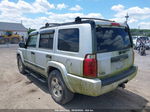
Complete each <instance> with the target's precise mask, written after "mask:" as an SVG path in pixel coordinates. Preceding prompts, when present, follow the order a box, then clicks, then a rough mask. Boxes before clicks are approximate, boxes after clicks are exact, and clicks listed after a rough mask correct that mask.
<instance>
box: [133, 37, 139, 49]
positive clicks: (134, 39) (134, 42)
mask: <svg viewBox="0 0 150 112" xmlns="http://www.w3.org/2000/svg"><path fill="white" fill-rule="evenodd" d="M137 38H138V36H132V41H133V46H134V47H135V45H136V40H137Z"/></svg>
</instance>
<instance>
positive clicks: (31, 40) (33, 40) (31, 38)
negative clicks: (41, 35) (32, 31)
mask: <svg viewBox="0 0 150 112" xmlns="http://www.w3.org/2000/svg"><path fill="white" fill-rule="evenodd" d="M37 36H38V35H32V36H29V40H28V42H27V47H36V43H37Z"/></svg>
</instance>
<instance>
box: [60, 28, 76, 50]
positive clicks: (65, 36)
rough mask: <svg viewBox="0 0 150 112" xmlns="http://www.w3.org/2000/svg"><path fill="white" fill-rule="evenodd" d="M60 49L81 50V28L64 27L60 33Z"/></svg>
mask: <svg viewBox="0 0 150 112" xmlns="http://www.w3.org/2000/svg"><path fill="white" fill-rule="evenodd" d="M58 49H59V50H63V51H71V52H78V51H79V29H77V28H73V29H62V30H59V34H58Z"/></svg>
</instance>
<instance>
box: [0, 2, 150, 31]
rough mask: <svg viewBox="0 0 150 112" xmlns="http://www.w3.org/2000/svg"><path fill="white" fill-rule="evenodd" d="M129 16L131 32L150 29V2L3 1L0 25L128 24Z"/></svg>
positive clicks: (36, 27) (30, 26)
mask: <svg viewBox="0 0 150 112" xmlns="http://www.w3.org/2000/svg"><path fill="white" fill-rule="evenodd" d="M127 13H128V15H129V20H128V24H129V26H130V28H140V29H150V0H0V22H17V23H21V22H22V24H23V25H24V26H25V27H26V28H35V29H38V28H40V27H42V26H44V24H45V23H47V22H48V23H55V22H57V23H62V22H70V21H74V18H75V17H77V16H80V17H95V18H104V19H111V20H115V21H116V22H124V21H125V16H126V14H127Z"/></svg>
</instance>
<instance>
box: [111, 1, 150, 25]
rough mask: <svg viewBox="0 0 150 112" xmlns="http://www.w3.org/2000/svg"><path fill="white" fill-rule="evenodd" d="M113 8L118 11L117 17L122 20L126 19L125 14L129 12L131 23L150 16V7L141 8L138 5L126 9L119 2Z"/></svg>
mask: <svg viewBox="0 0 150 112" xmlns="http://www.w3.org/2000/svg"><path fill="white" fill-rule="evenodd" d="M111 9H112V10H114V11H116V12H117V13H116V14H115V18H118V19H120V20H124V19H123V18H125V15H126V14H127V13H128V14H129V22H130V23H134V22H137V21H139V20H144V19H148V18H150V8H148V7H144V8H140V7H137V6H136V7H131V8H128V9H125V8H124V6H123V5H120V4H119V5H114V6H112V8H111Z"/></svg>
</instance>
